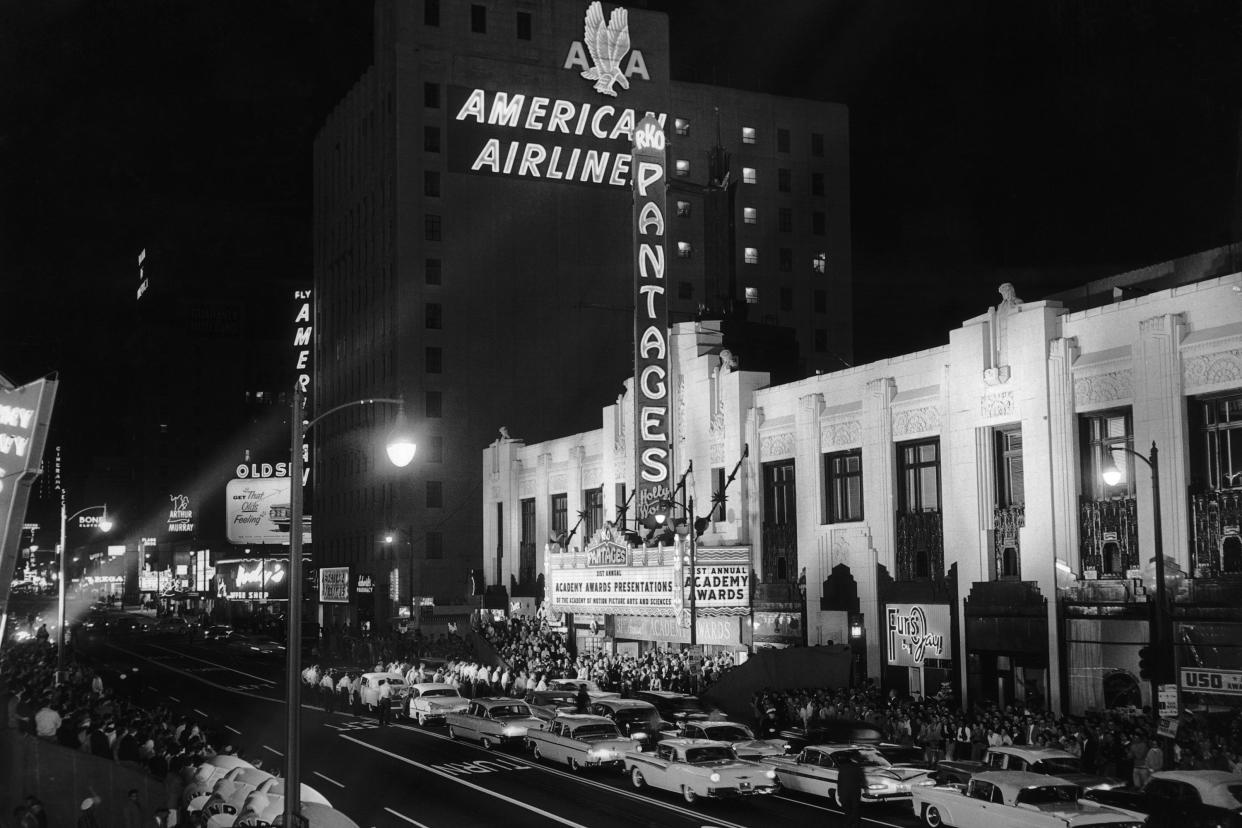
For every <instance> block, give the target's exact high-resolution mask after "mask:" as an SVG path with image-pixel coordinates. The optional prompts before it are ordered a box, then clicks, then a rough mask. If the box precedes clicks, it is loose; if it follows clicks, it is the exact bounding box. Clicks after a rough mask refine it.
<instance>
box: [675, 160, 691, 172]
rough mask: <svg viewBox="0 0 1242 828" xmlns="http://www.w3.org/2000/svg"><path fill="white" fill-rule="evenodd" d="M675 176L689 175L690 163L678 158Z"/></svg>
mask: <svg viewBox="0 0 1242 828" xmlns="http://www.w3.org/2000/svg"><path fill="white" fill-rule="evenodd" d="M677 174H678V175H689V174H690V162H689V161H686V160H685V159H683V158H678V159H677Z"/></svg>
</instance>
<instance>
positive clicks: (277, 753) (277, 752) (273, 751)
mask: <svg viewBox="0 0 1242 828" xmlns="http://www.w3.org/2000/svg"><path fill="white" fill-rule="evenodd" d="M263 749H264V750H270V751H271V752H272V753H274V754H276V755H277V756H284V754H283V753H281V752H280V751H279V750H277V749H276V748H274V747H268V746H267V745H264V746H263Z"/></svg>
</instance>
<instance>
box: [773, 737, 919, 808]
mask: <svg viewBox="0 0 1242 828" xmlns="http://www.w3.org/2000/svg"><path fill="white" fill-rule="evenodd" d="M760 761H761V762H763V763H764V764H766V765H771V766H772V767H773V768H775V769H776V778H777V779H779V780H780V783H781V786H782V787H784V788H788V789H789V790H791V791H801V792H802V793H808V794H812V795H814V796H822V797H826V798H827V799H828V800H829V801H830V802H832V803H833V804H837V773H838V771H839V769H840V767H841V765H843V764H844V763H846V762H849V763H852V764H856V765H859V766H861V767H862V769H863V778H864V780H865V781H866V787H865V788H863V792H862V801H863V802H891V801H893V800H898V799H909V798H910V792H911V791H912V790H913V789H914V788H917V787H930V786H932V785H935V784H936V782H935V780H933V779H932V778H931V775H930V773H931V772H930V771H929V770H928V769H927V768H920V767H914V766H910V765H894V764H893V763H892V762H890V761H888V760H887V759H885V758H884V754H882V753H880V751H879V750H877V749H876V748H874V747H872V746H871V745H812V746H811V747H806V748H803V749H802V751H801V752H799V753H798V754H797V755H796V756H765V757H763V758H762V759H761V760H760Z"/></svg>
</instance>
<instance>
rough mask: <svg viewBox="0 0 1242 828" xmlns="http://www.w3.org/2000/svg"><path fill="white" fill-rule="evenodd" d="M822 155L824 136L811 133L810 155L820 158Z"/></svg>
mask: <svg viewBox="0 0 1242 828" xmlns="http://www.w3.org/2000/svg"><path fill="white" fill-rule="evenodd" d="M823 154H824V136H823V134H822V133H819V132H812V133H811V155H814V156H816V157H822V156H823Z"/></svg>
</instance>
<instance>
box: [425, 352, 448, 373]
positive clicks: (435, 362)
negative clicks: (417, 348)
mask: <svg viewBox="0 0 1242 828" xmlns="http://www.w3.org/2000/svg"><path fill="white" fill-rule="evenodd" d="M425 360H426V363H427V373H428V374H439V373H442V372H443V371H444V349H442V348H440V347H439V346H438V345H428V346H427V348H426V355H425Z"/></svg>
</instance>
